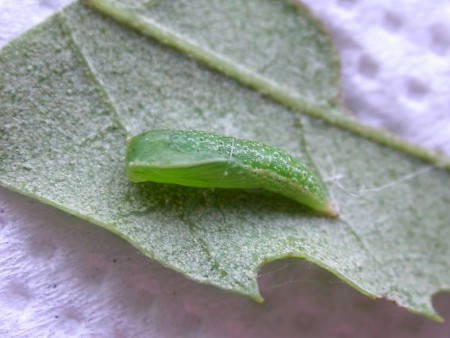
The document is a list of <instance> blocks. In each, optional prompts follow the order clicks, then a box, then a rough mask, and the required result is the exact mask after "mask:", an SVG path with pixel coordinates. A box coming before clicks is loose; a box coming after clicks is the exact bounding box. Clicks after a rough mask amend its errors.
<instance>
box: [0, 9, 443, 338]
mask: <svg viewBox="0 0 450 338" xmlns="http://www.w3.org/2000/svg"><path fill="white" fill-rule="evenodd" d="M166 1H167V0H166ZM69 2H70V1H69V0H59V1H58V0H23V1H17V0H0V46H3V45H4V44H6V43H7V42H8V41H10V40H11V39H13V38H15V37H16V36H18V35H20V34H21V33H22V32H24V31H25V30H27V29H29V28H31V27H32V26H33V25H35V24H37V23H38V22H41V21H42V20H44V19H45V18H46V17H47V16H48V15H50V14H52V13H53V12H54V11H56V10H58V9H59V8H61V7H62V6H63V5H65V4H67V3H69ZM305 3H306V4H307V6H308V7H309V8H311V9H312V10H313V11H314V12H315V13H316V15H317V16H318V17H319V18H320V19H322V21H323V22H324V23H325V25H326V26H327V27H328V28H329V29H330V31H331V33H332V35H333V36H334V38H335V41H336V44H337V46H338V49H339V50H340V53H341V57H342V64H343V79H342V90H343V97H344V100H345V102H346V103H347V105H348V106H349V107H350V109H351V110H352V111H353V112H354V113H355V114H356V115H357V116H358V117H359V118H360V119H361V120H363V121H364V122H365V123H368V124H370V125H373V126H377V127H380V128H386V129H389V130H391V131H393V132H394V133H397V134H398V135H400V136H401V137H403V138H405V139H406V140H408V141H410V142H414V143H417V144H421V145H423V146H425V147H428V148H436V149H439V150H441V151H444V152H447V153H448V154H450V2H449V1H448V0H433V1H430V0H398V1H388V0H321V1H316V0H306V1H305ZM259 283H260V286H261V289H262V294H263V296H264V297H265V298H266V303H265V304H256V303H254V302H252V301H251V300H248V299H245V298H242V297H240V296H235V295H231V294H229V293H225V292H223V291H220V290H218V289H215V288H213V287H209V286H204V285H200V284H197V283H194V282H191V281H189V280H187V279H185V278H184V277H182V276H181V275H179V274H177V273H175V272H173V271H171V270H168V269H165V268H163V267H161V266H160V265H159V264H158V263H156V262H153V261H150V260H149V259H147V258H145V257H143V256H142V255H140V254H139V253H138V252H136V250H135V249H133V248H132V247H131V246H130V245H128V244H127V243H125V242H124V241H123V240H121V239H119V238H117V237H116V236H114V235H113V234H111V233H109V232H107V231H105V230H103V229H100V228H98V227H96V226H92V225H91V224H89V223H86V222H82V221H80V220H78V219H76V218H74V217H71V216H68V215H66V214H64V213H61V212H59V211H57V210H54V209H52V208H49V207H47V206H44V205H41V204H40V203H37V202H35V201H32V200H29V199H26V198H23V197H21V196H19V195H16V194H14V193H11V192H8V191H6V190H4V189H0V336H1V337H117V338H119V337H275V336H277V337H300V336H308V337H380V336H391V337H392V336H395V337H416V336H423V337H449V336H450V323H446V324H443V325H442V324H436V323H434V322H432V321H430V320H428V319H425V318H422V317H419V316H416V315H413V314H410V313H407V312H406V311H404V310H402V309H399V308H398V307H397V306H395V305H394V304H391V303H389V302H386V301H380V300H378V301H372V300H369V299H367V298H366V297H364V296H362V295H360V294H358V293H357V292H356V291H354V290H353V289H351V288H350V287H348V286H347V285H345V284H343V283H342V282H340V281H339V280H338V279H336V278H335V277H333V276H331V275H330V274H329V273H327V272H325V271H323V270H321V269H319V268H317V267H315V266H312V265H310V264H308V263H306V262H302V261H299V260H284V261H280V262H276V263H273V264H270V265H269V266H267V267H265V268H264V269H263V271H261V277H260V279H259ZM434 304H435V306H436V308H437V310H438V311H439V312H440V314H441V315H442V316H443V317H445V318H446V319H447V322H450V295H449V294H440V295H438V296H436V297H434Z"/></svg>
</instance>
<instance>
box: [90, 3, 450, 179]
mask: <svg viewBox="0 0 450 338" xmlns="http://www.w3.org/2000/svg"><path fill="white" fill-rule="evenodd" d="M83 3H85V4H87V5H89V6H91V7H93V8H95V9H97V10H98V11H100V12H101V13H103V14H104V15H106V16H108V17H111V18H113V19H114V20H116V21H118V22H120V23H122V24H124V25H126V26H128V27H131V28H133V29H135V30H137V31H139V32H140V33H142V34H143V35H145V36H147V37H150V38H152V39H155V40H157V41H159V42H160V43H162V44H165V45H167V46H169V47H172V48H174V49H176V50H178V51H180V52H182V53H183V54H186V55H189V56H190V57H193V58H194V59H196V60H197V61H199V62H201V63H203V64H205V65H207V66H208V67H210V68H212V69H213V70H215V71H218V72H220V73H222V74H224V75H225V76H227V77H229V78H232V79H234V80H236V81H238V82H240V83H242V84H244V85H246V86H248V87H250V88H252V89H254V90H256V91H258V92H260V93H262V94H263V95H265V96H267V97H269V98H271V99H272V100H274V101H276V102H278V103H280V104H282V105H283V106H285V107H288V108H291V109H294V110H296V111H300V112H301V113H304V114H307V115H309V116H312V117H314V118H317V119H320V120H322V121H324V122H326V123H328V124H331V125H333V126H336V127H339V128H341V129H343V130H346V131H349V132H352V133H354V134H356V135H358V136H361V137H364V138H366V139H369V140H371V141H374V142H377V143H379V144H382V145H385V146H388V147H390V148H393V149H396V150H399V151H401V152H403V153H406V154H409V155H411V156H414V157H416V158H419V159H421V160H423V161H426V162H429V163H431V164H433V165H435V166H437V167H440V168H443V169H445V170H449V171H450V157H447V156H444V155H443V154H440V153H438V152H436V151H430V150H427V149H424V148H421V147H419V146H416V145H412V144H410V143H407V142H405V141H403V140H402V139H400V138H399V137H397V136H395V135H393V134H391V133H388V132H386V131H382V130H379V129H375V128H373V127H370V126H367V125H364V124H361V123H359V122H358V121H356V120H355V119H354V118H353V117H352V116H351V115H349V114H347V115H348V117H342V116H341V115H342V114H336V113H333V111H347V109H346V108H345V107H344V106H342V105H341V104H340V100H339V99H337V100H336V101H335V102H332V103H330V104H329V107H327V109H320V108H317V107H312V106H311V105H309V104H308V103H307V102H304V101H303V100H302V99H300V98H299V97H298V96H297V95H296V94H295V93H294V92H293V91H292V90H290V89H289V88H286V87H285V86H282V85H280V84H278V83H276V82H274V81H271V80H270V79H269V78H267V77H264V76H260V75H259V74H257V73H255V72H252V71H251V70H249V69H248V68H246V67H242V65H239V64H237V63H235V62H233V61H232V60H230V59H228V58H226V57H224V56H223V55H221V54H217V53H215V52H214V51H212V50H210V49H208V48H205V47H202V46H200V45H198V44H196V43H195V42H193V41H191V40H189V39H187V38H186V37H183V36H182V35H179V34H177V33H176V32H173V31H172V30H171V29H170V28H167V27H164V26H163V25H161V24H159V23H157V22H155V21H154V20H151V19H149V18H143V17H141V16H139V15H135V14H133V13H132V12H130V11H127V10H125V9H123V8H120V7H118V6H115V5H113V4H111V3H109V2H108V1H104V0H84V1H83Z"/></svg>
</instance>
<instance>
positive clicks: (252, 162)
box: [127, 130, 334, 214]
mask: <svg viewBox="0 0 450 338" xmlns="http://www.w3.org/2000/svg"><path fill="white" fill-rule="evenodd" d="M127 174H128V177H129V178H130V179H131V180H132V181H133V182H145V181H154V182H162V183H174V184H181V185H186V186H191V187H203V188H241V189H249V188H260V189H266V190H269V191H272V192H276V193H279V194H282V195H284V196H287V197H289V198H292V199H294V200H296V201H297V202H300V203H302V204H305V205H307V206H309V207H311V208H312V209H315V210H318V211H322V212H326V213H327V212H328V213H331V214H334V212H333V211H332V210H333V207H332V206H331V205H330V202H329V200H328V195H327V193H326V190H325V187H324V185H323V183H322V182H321V180H320V179H319V178H318V177H316V175H315V174H314V173H313V171H312V170H310V169H308V167H307V166H305V165H304V164H303V163H301V162H299V161H298V160H297V159H295V158H294V157H292V156H291V155H289V154H288V153H287V152H285V151H284V150H281V149H279V148H274V147H270V146H268V145H266V144H264V143H262V142H255V141H250V140H243V139H237V138H235V137H230V136H223V135H217V134H211V133H207V132H202V131H194V130H186V131H183V130H153V131H148V132H144V133H142V134H140V135H137V136H135V137H133V138H132V139H131V140H129V142H128V148H127Z"/></svg>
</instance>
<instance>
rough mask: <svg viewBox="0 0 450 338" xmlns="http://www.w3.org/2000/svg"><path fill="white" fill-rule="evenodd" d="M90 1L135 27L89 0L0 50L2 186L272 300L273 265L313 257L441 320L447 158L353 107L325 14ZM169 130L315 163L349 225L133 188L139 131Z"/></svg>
mask: <svg viewBox="0 0 450 338" xmlns="http://www.w3.org/2000/svg"><path fill="white" fill-rule="evenodd" d="M91 4H93V5H96V7H97V8H98V9H100V10H101V11H103V12H104V13H105V14H106V15H107V16H112V17H113V18H115V19H116V20H119V21H121V22H122V24H117V23H116V21H114V20H112V19H110V18H107V17H105V16H103V15H102V14H99V13H97V12H96V11H94V10H92V9H89V8H87V7H84V6H82V5H81V4H75V5H72V6H70V7H68V8H67V9H65V10H64V11H63V12H61V13H59V14H57V15H55V16H54V17H52V18H51V19H49V20H48V21H46V22H45V23H44V24H43V25H40V26H39V27H37V28H35V29H34V30H32V31H30V32H28V33H27V34H25V35H24V36H22V37H21V38H20V39H18V40H16V41H14V42H12V43H11V44H9V45H8V46H6V47H5V48H4V49H3V50H2V51H1V53H0V109H1V110H0V111H1V113H0V183H1V184H2V185H4V186H6V187H8V188H9V189H11V190H15V191H18V192H20V193H22V194H24V195H28V196H32V197H34V198H37V199H39V200H41V201H43V202H44V203H48V204H51V205H54V206H55V207H57V208H59V209H62V210H65V211H67V212H69V213H71V214H74V215H77V216H79V217H81V218H83V219H87V220H89V221H91V222H93V223H95V224H98V225H100V226H103V227H105V228H107V229H109V230H111V231H112V232H114V233H116V234H118V235H119V236H121V237H123V238H125V239H126V240H127V241H129V242H130V243H131V244H132V245H134V246H135V247H137V248H138V249H139V250H141V251H142V252H143V253H144V254H146V255H147V256H149V257H152V258H154V259H156V260H158V261H159V262H161V263H162V264H164V265H166V266H170V267H172V268H173V269H176V270H178V271H180V272H182V273H183V274H185V275H186V276H188V277H189V278H192V279H194V280H197V281H200V282H204V283H208V284H212V285H216V286H218V287H220V288H223V289H226V290H230V291H233V292H237V293H241V294H244V295H248V296H251V297H253V298H254V299H256V300H261V296H260V295H259V292H258V287H257V284H256V276H257V272H258V269H259V267H260V266H261V265H262V264H264V263H265V262H268V261H271V260H274V259H279V258H282V257H287V256H290V257H304V258H306V259H308V260H311V261H313V262H315V263H317V264H318V265H320V266H322V267H324V268H326V269H328V270H330V271H332V272H333V273H335V274H336V275H338V276H339V277H341V278H342V279H343V280H345V281H346V282H348V283H349V284H351V285H352V286H354V287H356V288H357V289H359V290H360V291H362V292H363V293H365V294H367V295H369V296H373V297H385V298H388V299H391V300H394V301H396V302H397V303H398V304H400V305H402V306H404V307H406V308H408V309H409V310H411V311H414V312H419V313H422V314H424V315H427V316H430V317H432V318H435V319H439V316H438V315H437V314H436V313H435V312H434V310H433V308H432V306H431V300H430V297H431V295H432V294H433V293H435V292H438V291H440V290H445V289H449V288H450V261H449V259H448V257H450V244H449V240H448V239H449V238H450V215H449V214H448V212H447V207H448V205H449V202H450V191H449V189H448V186H450V175H449V174H448V172H446V171H444V170H442V169H438V168H436V167H433V166H432V165H431V164H429V163H430V162H434V163H439V162H440V161H444V160H443V159H440V158H438V157H434V156H433V155H430V154H428V153H427V152H425V151H421V150H420V149H416V148H414V147H411V146H408V145H405V144H403V143H402V142H400V141H397V140H394V139H392V138H390V137H388V136H386V135H384V134H382V133H379V132H376V131H373V130H370V129H369V128H367V127H363V126H361V125H359V124H357V123H356V122H354V121H353V120H352V119H351V118H350V117H348V116H347V115H346V113H345V112H343V110H342V109H341V108H339V104H338V99H337V93H338V87H337V76H338V71H339V69H338V61H337V58H336V55H335V54H334V52H333V48H332V47H331V44H330V41H329V38H328V37H327V36H326V35H325V34H324V32H323V31H322V30H321V29H320V28H318V26H317V24H316V23H315V22H314V20H313V19H311V17H310V16H309V15H305V13H304V11H301V10H299V9H298V7H297V6H294V5H292V4H290V3H289V2H288V1H281V0H280V1H273V0H249V1H246V2H241V1H229V0H222V1H219V0H217V1H204V0H194V1H186V2H172V1H161V2H160V3H158V4H155V3H154V2H152V1H150V2H148V1H147V2H143V1H142V2H129V3H128V5H127V7H125V5H124V4H123V2H113V1H100V0H96V1H95V3H94V1H92V2H91ZM123 24H125V25H128V26H132V27H134V28H137V29H139V31H140V32H137V31H135V30H132V29H129V28H127V27H125V26H123ZM142 33H144V34H142ZM144 35H149V36H151V37H152V38H149V37H147V36H144ZM158 40H159V42H158ZM167 44H168V45H169V46H172V47H175V49H173V48H172V47H168V46H166V45H167ZM180 51H181V52H180ZM186 53H187V54H188V55H186ZM205 64H206V65H205ZM261 93H264V94H266V95H261ZM305 113H306V114H305ZM156 128H170V129H201V130H207V131H211V132H217V133H220V134H228V135H233V136H237V137H241V138H247V139H253V140H259V141H263V142H265V143H267V144H270V145H273V146H277V147H280V148H283V149H286V150H287V151H289V152H291V153H293V154H295V155H296V156H298V157H299V158H303V159H308V160H309V159H310V160H312V162H314V163H315V165H316V167H317V168H318V170H319V171H320V172H321V174H322V176H323V177H324V179H325V180H326V181H327V184H328V187H329V189H330V192H331V194H332V196H333V199H334V201H335V203H336V205H337V206H338V207H339V210H340V218H339V219H328V218H324V217H320V216H318V215H317V214H312V213H310V212H309V211H308V210H306V209H305V208H302V207H301V206H300V205H299V204H297V203H295V202H293V201H290V200H288V199H285V198H283V197H280V196H276V195H273V194H269V193H265V192H261V191H240V190H233V191H231V190H215V191H212V190H207V189H191V188H185V187H177V186H170V185H161V184H154V183H146V184H138V185H137V184H133V183H131V182H129V181H128V180H127V178H126V176H125V172H124V151H125V141H126V137H127V136H130V135H134V134H136V133H138V132H141V131H143V130H147V129H156ZM370 139H373V140H376V141H377V143H375V142H373V141H371V140H370ZM380 143H382V144H384V145H382V144H380ZM386 145H388V146H386ZM394 148H395V149H394ZM424 160H428V162H424Z"/></svg>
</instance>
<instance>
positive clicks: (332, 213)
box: [323, 204, 339, 218]
mask: <svg viewBox="0 0 450 338" xmlns="http://www.w3.org/2000/svg"><path fill="white" fill-rule="evenodd" d="M323 213H324V214H325V215H327V216H328V217H331V218H337V217H339V213H338V211H337V210H336V207H335V206H334V205H333V204H328V205H327V207H326V208H325V209H324V210H323Z"/></svg>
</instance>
